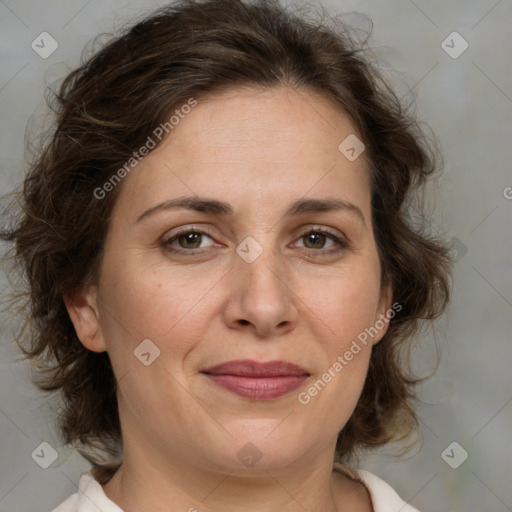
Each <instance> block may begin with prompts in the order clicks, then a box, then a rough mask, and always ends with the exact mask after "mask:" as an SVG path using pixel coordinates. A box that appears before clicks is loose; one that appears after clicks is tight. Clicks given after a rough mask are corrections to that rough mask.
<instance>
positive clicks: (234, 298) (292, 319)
mask: <svg viewBox="0 0 512 512" xmlns="http://www.w3.org/2000/svg"><path fill="white" fill-rule="evenodd" d="M233 265H234V266H233V268H232V271H231V272H230V275H229V279H230V283H231V284H230V287H229V296H228V299H227V304H226V307H225V308H224V316H225V322H226V324H227V325H228V326H229V327H230V328H232V329H246V330H248V331H252V332H253V334H254V335H256V336H258V337H265V338H267V337H272V336H277V335H283V334H285V333H286V332H289V331H290V330H293V328H294V327H295V325H296V324H297V319H298V311H297V300H298V298H297V294H296V292H294V290H293V288H294V284H293V282H292V279H291V278H290V275H291V274H290V272H289V271H287V269H286V263H285V262H284V261H283V259H282V258H280V257H279V255H276V254H275V252H274V251H271V250H269V249H266V250H264V251H263V253H262V254H260V255H259V256H258V257H257V258H256V259H255V260H254V261H252V262H251V263H248V262H247V261H245V260H244V259H243V258H241V257H239V256H238V255H236V256H235V261H234V264H233Z"/></svg>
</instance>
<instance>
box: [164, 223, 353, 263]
mask: <svg viewBox="0 0 512 512" xmlns="http://www.w3.org/2000/svg"><path fill="white" fill-rule="evenodd" d="M189 233H195V234H200V235H207V236H209V237H210V238H212V239H213V234H212V233H209V232H208V231H207V230H205V229H199V228H195V227H194V226H188V227H186V228H184V229H182V230H180V231H178V232H177V233H175V234H174V235H173V236H172V237H170V238H167V239H165V240H163V242H162V246H163V248H164V250H166V251H168V252H171V253H174V254H178V255H194V254H198V253H202V252H205V249H175V248H174V247H170V244H171V243H172V242H174V241H175V240H176V239H178V238H179V237H180V236H183V235H186V234H189ZM312 233H320V234H322V235H325V236H327V237H328V238H330V239H331V240H332V241H334V242H335V243H336V245H337V247H336V248H335V249H307V250H308V251H310V252H312V253H313V254H314V255H315V256H324V255H333V254H337V253H338V252H341V251H343V250H346V249H348V248H349V247H350V244H349V243H348V241H346V240H343V239H341V238H340V237H338V236H337V235H335V234H334V233H331V232H330V231H327V230H325V229H316V228H310V229H308V230H307V231H305V232H303V233H301V234H300V236H299V238H298V240H300V239H302V238H304V237H305V236H307V235H310V234H312Z"/></svg>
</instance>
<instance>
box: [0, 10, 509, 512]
mask: <svg viewBox="0 0 512 512" xmlns="http://www.w3.org/2000/svg"><path fill="white" fill-rule="evenodd" d="M288 3H291V4H292V5H304V2H299V1H297V2H288ZM321 4H322V5H324V6H325V8H326V9H327V10H328V11H329V12H332V13H340V12H343V13H345V15H344V19H345V20H346V21H348V22H349V23H350V24H352V25H354V26H356V27H360V28H363V29H367V28H368V26H369V21H368V18H369V19H371V20H372V21H373V23H374V29H373V35H372V40H371V41H372V43H371V46H372V47H373V48H374V49H375V53H376V55H377V56H378V57H379V61H380V63H381V66H382V68H383V69H384V70H385V73H386V76H387V77H388V79H389V80H391V82H392V84H393V85H394V87H395V89H396V91H397V92H398V93H399V95H400V96H404V95H405V96H404V98H405V99H410V98H411V95H412V96H415V97H416V112H417V115H418V117H419V118H420V120H421V121H423V122H425V123H427V124H428V126H430V127H431V128H432V130H433V131H434V133H435V134H436V136H437V138H438V139H439V142H440V144H441V149H442V151H443V155H444V173H443V175H442V178H441V180H440V181H439V182H438V184H437V185H436V187H434V192H435V195H433V196H432V197H434V199H433V200H432V204H434V205H435V209H434V211H433V216H432V229H433V230H434V232H436V233H440V234H443V236H446V237H447V239H448V240H451V243H452V244H453V247H454V255H455V259H456V260H457V261H456V264H455V270H454V281H453V298H452V302H451V306H450V307H449V310H448V312H447V314H446V315H445V316H444V317H443V318H442V319H441V320H440V321H439V322H438V324H437V328H436V331H435V333H430V334H428V335H426V336H425V337H424V339H423V341H422V343H421V345H420V349H419V350H418V352H417V365H418V367H420V368H424V369H425V370H429V369H432V367H433V366H432V365H433V363H434V360H435V350H434V348H433V347H434V340H437V343H438V345H439V347H440V348H441V363H440V365H439V368H438V370H437V372H436V373H435V375H434V376H433V377H432V378H431V379H430V380H428V381H427V382H426V383H424V384H422V386H421V388H420V391H421V397H422V398H423V401H424V402H425V403H424V404H423V405H421V406H420V409H419V415H420V419H421V436H422V444H419V445H418V446H417V448H416V449H415V450H414V451H413V452H411V453H410V454H409V455H407V456H406V457H403V458H401V459H399V458H396V457H395V456H394V455H392V452H393V451H392V450H391V447H390V448H387V449H385V450H381V451H379V452H375V453H373V454H369V455H367V456H364V457H363V458H361V461H360V466H361V467H362V468H365V469H368V470H370V471H372V472H374V473H376V474H377V475H379V476H381V477H382V478H384V479H385V480H386V481H387V482H389V483H390V484H391V485H392V486H393V487H394V488H395V489H396V490H397V492H398V493H399V494H400V495H401V496H402V497H403V498H404V499H405V500H406V501H410V503H411V504H412V505H413V506H415V507H417V508H418V509H419V510H420V511H421V512H441V511H442V512H448V511H450V512H455V511H460V512H462V511H479V512H506V511H512V485H511V483H512V478H511V476H510V475H511V470H512V465H511V463H510V461H511V460H512V442H511V432H512V372H510V370H509V367H510V364H511V362H512V343H511V334H510V333H511V331H512V272H511V262H512V229H511V217H512V172H511V162H512V140H511V124H512V2H511V1H510V0H499V1H497V0H471V1H469V0H448V1H443V2H440V1H435V0H425V1H420V0H414V1H413V0H389V1H386V2H383V1H381V0H360V1H356V0H346V1H345V0H329V1H327V0H325V1H322V2H321ZM159 5H162V2H160V3H157V2H151V1H149V0H145V1H143V0H136V1H135V0H134V1H130V2H125V1H124V0H109V1H102V2H100V1H99V0H89V1H86V0H70V1H66V2H63V1H59V0H46V1H45V2H36V1H29V0H0V26H1V31H0V41H1V44H0V52H1V59H2V66H1V68H0V109H1V115H0V124H1V133H2V138H1V146H0V148H1V155H2V159H1V174H0V177H1V180H0V193H2V194H3V193H6V192H8V191H10V190H11V189H12V188H13V187H14V186H16V185H17V184H18V183H20V181H21V180H22V178H23V173H24V171H25V163H24V135H25V128H26V125H27V123H28V122H29V120H31V117H32V116H33V115H34V113H35V112H43V113H44V111H45V108H46V107H45V103H44V96H43V94H44V90H45V88H46V86H47V85H48V84H50V83H51V82H53V81H55V80H57V79H59V78H62V77H63V76H64V75H65V74H66V73H67V72H69V71H70V70H71V69H73V68H75V67H76V66H77V65H79V62H80V54H81V52H82V49H83V47H84V45H85V44H86V43H88V42H89V41H90V40H91V39H92V38H93V37H94V36H96V35H98V34H100V33H102V32H108V31H112V29H113V28H118V27H120V26H121V24H122V23H123V22H125V21H127V20H129V19H130V18H131V17H132V16H135V15H139V14H141V13H143V12H147V11H148V10H149V9H152V8H154V7H157V6H159ZM357 13H364V14H365V15H367V16H368V18H366V17H364V16H362V15H361V14H357ZM43 32H47V33H48V34H50V36H51V38H53V39H54V40H55V42H56V43H54V42H53V41H52V40H51V39H50V38H49V37H48V36H47V35H42V36H40V34H41V33H43ZM454 32H456V33H457V34H453V33H454ZM41 38H44V44H41V42H40V41H41ZM33 41H35V43H34V47H35V48H34V49H33V47H31V45H32V42H33ZM55 44H57V45H58V47H56V49H55V50H54V51H53V53H51V55H46V54H45V52H48V53H49V52H50V51H51V50H52V49H53V46H52V45H54V46H55ZM36 45H38V46H36ZM466 45H467V48H466ZM43 57H45V58H43ZM37 119H38V118H37ZM63 214H64V212H63ZM1 283H2V288H4V287H5V285H6V280H5V275H2V281H1ZM11 316H12V315H11V314H10V313H6V314H4V315H3V316H2V323H1V325H2V328H1V340H0V342H1V343H0V364H1V366H0V368H1V369H0V434H1V435H0V511H9V512H10V511H16V512H34V511H36V510H37V511H41V512H43V511H49V510H51V509H52V508H53V507H55V506H56V505H57V504H58V503H60V502H61V501H62V500H64V499H65V498H66V497H67V496H69V495H70V494H72V493H74V492H76V490H77V488H76V482H77V481H78V478H79V475H80V473H81V472H83V471H86V470H88V469H89V465H88V464H87V463H86V461H85V460H84V459H82V458H81V457H80V456H78V455H77V454H75V453H74V452H73V451H72V450H71V449H69V448H67V447H64V446H63V445H62V443H61V441H60V440H59V439H58V436H57V434H56V430H55V427H54V424H53V420H54V417H55V415H56V413H57V411H58V408H59V404H58V398H57V397H53V398H50V397H47V396H44V395H42V394H41V393H39V392H38V391H37V390H36V389H35V388H34V386H33V385H32V384H31V382H30V365H29V364H28V363H26V362H19V361H16V357H17V356H18V355H19V352H18V351H17V348H16V346H15V345H14V343H13V339H12V330H13V327H14V325H15V324H14V319H12V318H11ZM42 442H47V443H49V444H50V445H51V446H52V447H53V449H55V450H56V452H57V453H56V455H57V459H56V460H55V462H53V463H52V465H51V466H50V467H49V468H47V469H43V468H41V467H40V466H39V465H38V464H37V463H36V462H35V456H34V458H33V455H32V454H33V453H34V450H36V448H38V447H39V445H40V444H41V443H42ZM452 443H457V444H452ZM46 449H47V450H48V448H46ZM39 450H40V448H39ZM35 453H37V451H36V452H35ZM47 453H48V452H47ZM466 454H467V459H466V460H464V462H462V463H461V461H462V460H463V459H464V457H466ZM452 466H453V467H452Z"/></svg>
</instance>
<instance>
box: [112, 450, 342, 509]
mask: <svg viewBox="0 0 512 512" xmlns="http://www.w3.org/2000/svg"><path fill="white" fill-rule="evenodd" d="M138 452H139V450H137V449H135V450H131V449H129V447H126V446H125V451H124V460H123V465H122V466H121V468H120V469H119V470H118V471H117V473H116V474H115V475H114V476H113V477H112V479H111V480H110V481H109V482H108V483H107V484H105V486H104V491H105V494H106V495H107V496H108V497H109V498H110V499H111V500H112V501H113V502H114V503H116V504H117V505H119V506H120V507H121V508H122V509H123V511H124V512H135V511H139V510H152V511H154V512H160V511H162V512H163V511H165V512H169V510H170V509H169V505H172V510H183V511H188V512H220V511H222V512H239V511H240V510H244V512H261V511H262V510H265V511H266V512H304V510H322V511H324V512H342V510H341V509H340V510H339V511H338V509H337V506H336V503H337V498H336V492H335V491H336V489H334V488H333V486H334V485H336V482H337V480H336V478H339V476H336V478H335V475H333V472H332V455H330V456H329V457H328V458H327V459H325V463H323V464H319V461H318V460H314V461H311V463H310V464H307V463H306V464H301V465H297V466H296V467H294V468H288V469H287V470H286V471H285V470H284V469H280V470H276V471H274V470H265V469H263V470H258V471H254V472H252V471H251V472H250V473H247V472H246V473H245V474H242V473H241V472H240V473H239V472H237V471H236V470H235V471H226V472H225V473H222V472H218V471H215V470H208V469H205V468H203V467H197V466H195V465H192V464H190V462H189V461H186V460H175V461H172V463H171V462H170V461H169V460H168V458H167V459H166V460H165V466H164V464H163V462H164V461H162V460H161V458H159V457H156V458H152V457H149V456H148V453H147V452H144V450H142V451H141V453H138ZM327 455H329V454H327ZM324 458H325V457H324ZM150 460H151V461H152V462H149V461H150Z"/></svg>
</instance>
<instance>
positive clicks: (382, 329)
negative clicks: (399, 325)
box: [373, 285, 395, 345]
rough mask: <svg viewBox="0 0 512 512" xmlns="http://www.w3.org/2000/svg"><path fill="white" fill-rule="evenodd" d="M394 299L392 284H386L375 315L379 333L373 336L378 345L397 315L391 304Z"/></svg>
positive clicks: (376, 327) (374, 342)
mask: <svg viewBox="0 0 512 512" xmlns="http://www.w3.org/2000/svg"><path fill="white" fill-rule="evenodd" d="M392 300H393V291H392V288H391V285H386V286H385V287H383V288H382V291H381V296H380V301H379V307H378V309H377V315H376V317H375V329H377V331H378V333H377V334H376V336H375V337H374V338H373V344H374V345H376V344H377V343H378V342H379V341H380V340H381V339H382V338H383V337H384V335H385V334H386V332H387V330H388V328H389V322H390V320H391V318H393V316H394V315H395V311H394V309H392V306H391V302H392Z"/></svg>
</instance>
